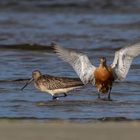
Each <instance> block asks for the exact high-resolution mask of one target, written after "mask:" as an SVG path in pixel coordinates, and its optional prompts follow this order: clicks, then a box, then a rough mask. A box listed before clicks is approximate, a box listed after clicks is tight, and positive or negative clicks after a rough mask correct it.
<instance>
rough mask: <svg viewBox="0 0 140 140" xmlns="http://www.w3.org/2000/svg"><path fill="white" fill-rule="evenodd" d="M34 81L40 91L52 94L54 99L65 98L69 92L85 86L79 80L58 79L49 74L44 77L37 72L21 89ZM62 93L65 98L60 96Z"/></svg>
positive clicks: (33, 73) (34, 72)
mask: <svg viewBox="0 0 140 140" xmlns="http://www.w3.org/2000/svg"><path fill="white" fill-rule="evenodd" d="M32 81H33V82H34V86H35V87H36V88H37V89H38V90H40V91H42V92H47V93H49V94H51V95H52V97H53V99H58V98H59V97H65V96H67V92H69V91H71V90H73V89H76V88H80V87H82V86H83V85H84V84H83V83H82V81H81V80H80V79H79V78H70V77H56V76H51V75H48V74H46V75H42V74H41V72H40V71H39V70H35V71H33V72H32V78H31V79H30V80H29V81H28V82H27V83H26V84H25V85H24V86H23V87H22V88H21V90H23V89H24V88H25V87H26V86H27V85H28V84H30V83H31V82H32ZM61 93H62V94H64V96H58V95H59V94H61Z"/></svg>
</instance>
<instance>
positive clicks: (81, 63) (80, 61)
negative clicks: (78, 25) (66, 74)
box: [54, 45, 96, 84]
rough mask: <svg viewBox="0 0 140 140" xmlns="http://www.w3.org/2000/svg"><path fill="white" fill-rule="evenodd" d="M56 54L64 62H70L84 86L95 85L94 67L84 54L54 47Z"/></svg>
mask: <svg viewBox="0 0 140 140" xmlns="http://www.w3.org/2000/svg"><path fill="white" fill-rule="evenodd" d="M54 49H55V52H56V53H57V54H58V56H59V57H60V58H61V59H63V60H64V61H66V62H68V63H69V64H70V65H71V66H72V67H73V69H74V70H75V71H76V73H77V74H78V76H79V77H80V79H81V81H82V82H83V83H84V84H87V83H89V82H91V83H92V84H94V75H93V74H94V71H95V69H96V67H94V66H93V65H92V64H91V63H90V61H89V59H88V57H87V56H86V55H84V54H82V53H77V52H75V51H73V50H71V49H66V48H62V47H60V46H58V45H54Z"/></svg>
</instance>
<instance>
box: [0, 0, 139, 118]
mask: <svg viewBox="0 0 140 140" xmlns="http://www.w3.org/2000/svg"><path fill="white" fill-rule="evenodd" d="M89 2H93V4H92V5H90V4H89ZM94 2H95V3H96V1H88V2H87V1H86V0H85V1H82V3H81V1H80V0H79V1H77V2H75V1H71V3H67V2H65V1H62V0H60V1H53V2H49V1H43V0H42V1H41V2H38V1H30V2H29V1H27V0H22V1H20V2H19V1H15V2H12V1H10V0H9V1H8V0H5V1H3V2H2V1H1V10H0V54H1V55H0V68H1V73H0V118H19V119H20V118H25V119H29V118H35V119H48V120H50V119H66V120H67V119H73V120H98V119H99V120H100V119H101V118H117V117H118V118H125V119H140V78H139V77H140V61H139V57H137V58H136V59H135V60H134V61H133V64H132V67H131V69H130V71H129V74H128V76H127V78H126V80H125V81H123V82H119V83H118V82H116V83H115V84H114V87H113V89H112V99H113V101H112V102H109V101H99V100H97V91H96V89H95V87H93V86H90V85H88V86H85V87H83V88H82V89H78V90H75V91H72V92H70V94H69V96H67V97H66V98H61V99H60V100H58V101H52V100H51V98H52V97H51V96H50V95H49V94H44V93H41V92H39V91H37V90H36V89H35V88H34V87H33V85H30V86H28V87H27V88H26V89H25V90H24V91H21V90H20V88H21V87H22V86H23V85H24V84H25V82H26V80H25V81H24V80H23V81H22V80H20V79H28V78H30V77H31V72H32V71H33V70H35V69H39V70H41V71H42V73H44V74H45V73H47V74H51V75H57V76H77V75H76V74H75V72H74V71H73V69H72V68H71V67H70V66H69V65H68V64H67V63H64V62H63V61H61V60H60V59H59V58H57V57H56V55H55V54H54V53H53V52H52V50H51V48H49V46H48V44H50V43H51V42H53V41H54V42H56V43H58V44H60V45H62V46H64V47H68V48H73V49H78V50H80V51H81V52H83V53H86V54H87V55H88V56H89V57H90V60H91V61H92V63H93V64H95V65H96V66H97V65H98V58H99V57H100V56H105V57H107V59H108V64H111V62H112V61H113V57H114V53H115V51H116V50H117V49H119V48H121V47H124V46H125V45H128V44H129V43H132V44H133V42H135V41H136V40H137V41H139V37H140V18H139V17H140V11H139V6H138V4H139V1H134V2H130V1H127V5H125V4H124V3H123V1H119V2H118V3H116V2H115V1H112V5H108V3H107V2H105V1H102V2H101V1H99V2H98V4H96V5H94ZM104 5H108V7H104ZM25 7H26V8H25ZM114 7H115V8H114ZM14 44H18V45H14ZM24 44H25V45H24ZM34 44H36V45H34ZM16 80H17V81H16Z"/></svg>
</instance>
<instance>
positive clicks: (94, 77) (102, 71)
mask: <svg viewBox="0 0 140 140" xmlns="http://www.w3.org/2000/svg"><path fill="white" fill-rule="evenodd" d="M54 49H55V52H56V53H57V54H58V56H59V57H60V58H62V59H63V60H64V61H66V62H68V63H69V64H70V65H71V66H72V67H73V69H74V70H75V71H76V73H77V74H78V76H79V77H80V79H81V81H82V82H83V83H84V84H88V83H92V84H93V85H95V86H96V88H97V90H98V98H100V93H108V100H111V97H110V93H111V89H112V85H113V82H114V81H115V80H123V79H125V77H126V75H127V73H128V71H129V68H130V65H131V63H132V60H133V58H134V57H136V56H138V55H140V43H136V44H134V45H132V46H128V47H125V48H122V49H120V50H119V51H117V52H116V53H115V57H114V61H113V63H112V65H110V66H108V65H107V62H106V58H104V57H103V58H100V64H99V66H98V67H95V66H94V65H92V64H91V63H90V61H89V59H88V57H87V56H86V55H84V54H82V53H78V52H75V51H74V50H71V49H66V48H63V47H60V46H59V45H56V44H54Z"/></svg>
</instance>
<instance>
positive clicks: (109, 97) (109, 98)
mask: <svg viewBox="0 0 140 140" xmlns="http://www.w3.org/2000/svg"><path fill="white" fill-rule="evenodd" d="M111 89H112V87H110V88H109V93H108V100H109V101H112V100H111V96H110V94H111Z"/></svg>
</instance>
